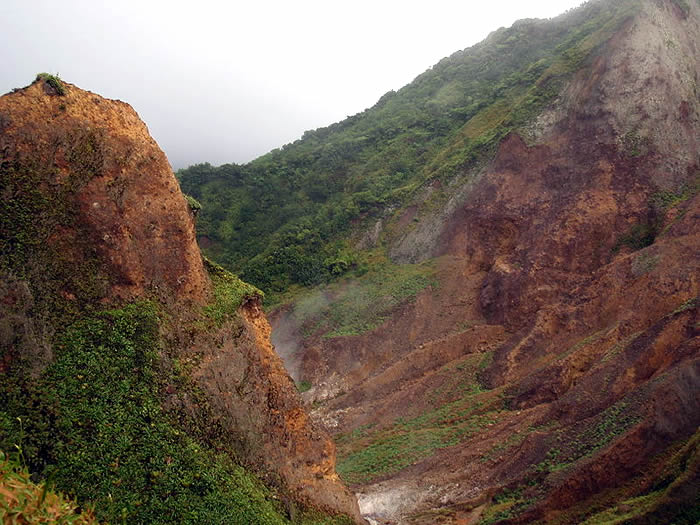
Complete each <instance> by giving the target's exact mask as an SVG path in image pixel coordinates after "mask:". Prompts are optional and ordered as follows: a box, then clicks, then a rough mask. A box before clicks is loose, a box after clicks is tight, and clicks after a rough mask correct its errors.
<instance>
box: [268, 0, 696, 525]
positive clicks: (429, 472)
mask: <svg viewBox="0 0 700 525" xmlns="http://www.w3.org/2000/svg"><path fill="white" fill-rule="evenodd" d="M675 6H676V4H675V2H670V1H668V2H645V3H644V5H643V7H642V9H641V12H640V13H639V14H638V15H637V16H636V17H635V18H633V19H631V20H629V21H628V22H627V23H626V24H625V25H624V26H623V27H622V29H621V30H620V31H619V32H618V33H617V34H616V35H614V36H613V37H612V38H611V40H610V41H608V42H607V43H606V45H605V46H604V49H602V50H601V51H600V53H599V56H598V58H597V59H596V60H594V61H593V62H592V63H591V64H589V65H588V66H587V67H586V68H584V69H583V70H582V71H580V72H579V73H578V74H577V75H576V76H575V77H574V78H573V79H572V80H571V82H570V83H569V85H568V86H567V88H566V89H565V90H564V92H563V93H562V95H561V96H560V98H559V99H558V100H557V102H556V104H554V106H553V107H551V108H549V109H548V110H547V112H548V113H547V115H544V116H543V117H542V121H544V122H548V124H547V125H546V126H544V128H543V129H541V130H539V132H538V133H537V134H535V135H536V137H535V138H533V137H528V135H527V133H526V132H525V131H522V130H521V131H522V133H512V134H510V135H509V136H507V137H506V138H505V139H504V140H503V141H502V142H501V144H500V145H499V148H498V151H497V154H496V156H495V158H494V159H493V161H492V162H491V163H490V164H489V165H488V166H486V167H485V168H484V169H483V170H481V172H480V173H479V174H478V175H477V174H472V175H473V176H474V179H473V180H472V181H470V183H469V184H468V185H467V186H465V189H464V190H463V196H462V197H461V201H460V203H459V205H455V206H453V207H452V208H451V209H450V210H449V211H443V210H441V211H440V212H438V213H437V214H436V215H434V216H430V215H429V214H427V215H428V218H427V219H423V220H425V221H426V223H427V224H430V225H436V224H438V225H439V226H440V227H439V228H434V229H435V230H436V232H437V233H436V234H435V235H434V236H433V237H432V238H426V236H425V235H424V232H425V231H426V229H421V227H420V225H419V226H418V227H416V228H415V230H414V231H417V232H421V235H422V237H419V236H418V235H415V236H414V237H415V238H413V239H412V238H411V235H413V234H412V233H408V234H405V235H403V234H401V233H399V234H398V235H397V238H394V239H393V242H394V247H397V246H398V247H399V248H400V249H399V248H396V249H395V250H394V251H393V252H392V253H393V254H394V255H395V256H396V258H397V260H399V261H406V260H408V261H415V260H421V259H426V258H427V257H429V256H430V257H437V259H436V262H435V264H436V267H437V268H438V270H437V274H436V278H437V280H438V282H439V285H438V286H437V287H436V289H427V290H425V291H424V292H422V293H421V294H419V295H418V297H417V298H416V300H415V301H413V302H409V303H407V304H404V305H401V307H400V308H397V309H396V311H395V312H394V313H393V315H392V316H391V318H390V319H387V320H386V321H385V322H383V323H382V325H381V326H380V327H379V328H376V329H374V330H372V331H369V332H367V333H364V334H362V335H359V336H353V337H343V338H340V337H339V338H323V337H321V335H322V334H316V335H312V336H311V337H307V338H306V340H305V341H304V345H302V346H301V348H302V351H300V353H301V355H302V356H303V357H301V358H299V357H298V358H297V359H298V360H299V361H300V362H299V367H300V370H301V372H300V378H301V379H305V380H308V381H310V382H311V383H313V384H314V385H317V386H315V388H313V389H312V390H311V391H310V392H309V393H308V394H306V396H307V398H308V400H309V401H310V402H313V401H316V402H317V403H319V402H321V405H320V406H319V408H317V409H316V410H315V411H314V412H312V414H313V415H314V416H315V418H316V419H317V420H319V421H321V422H324V423H325V424H326V425H327V427H328V428H329V429H330V430H331V431H332V432H333V433H337V434H339V435H340V437H341V440H340V441H339V451H340V452H339V455H340V456H341V466H342V459H343V456H344V457H350V458H354V457H357V456H356V453H357V452H358V451H359V450H362V449H363V447H369V446H372V445H375V444H377V443H379V444H382V443H393V442H397V441H398V437H399V436H402V435H403V434H406V433H409V435H412V436H418V435H420V436H440V435H441V434H440V432H443V431H446V430H445V429H448V430H449V429H451V428H461V427H460V426H459V425H461V424H465V423H464V422H465V421H466V417H467V416H464V415H462V414H464V413H469V414H470V417H472V416H484V417H485V418H487V419H488V421H489V422H488V423H486V424H483V425H482V426H481V427H480V428H479V429H478V430H472V432H473V434H468V437H464V438H460V440H459V443H458V444H450V445H449V446H444V447H443V446H440V447H438V448H436V450H435V451H433V452H431V453H430V454H428V455H426V457H421V458H420V460H418V461H415V462H412V463H411V464H410V465H408V466H406V467H404V468H402V469H400V470H397V471H391V470H385V471H381V470H377V472H379V474H378V475H375V476H374V477H369V479H370V481H369V482H366V483H358V484H357V486H356V489H357V490H358V491H360V492H364V493H365V495H364V496H362V497H361V507H363V508H364V509H365V510H366V511H367V512H368V513H369V514H374V515H375V516H376V517H377V518H380V517H381V518H384V519H387V520H388V522H390V523H395V522H398V523H404V522H406V523H425V524H428V523H475V522H476V521H478V519H479V516H480V515H481V512H482V511H485V507H484V506H483V505H484V504H488V503H489V502H492V499H491V498H492V497H493V496H494V494H500V496H499V497H501V498H502V500H506V501H507V502H508V501H510V505H511V506H512V507H513V508H514V509H517V508H518V505H521V506H523V507H525V505H523V501H528V502H530V503H528V505H529V507H528V508H529V510H528V511H527V512H525V513H521V515H520V517H518V518H517V519H516V518H514V517H513V516H515V513H512V514H511V515H510V516H511V519H510V520H509V521H504V522H507V523H526V522H533V521H537V520H544V521H545V522H557V523H577V522H580V521H582V520H584V519H585V516H589V515H591V514H592V513H595V512H596V511H600V510H604V509H606V508H609V507H614V506H615V505H616V504H617V503H618V502H620V501H624V500H627V499H630V498H633V497H635V496H637V495H648V494H650V493H651V492H653V490H656V489H652V487H655V486H659V484H661V483H662V482H661V481H660V479H661V478H663V476H665V475H667V476H668V474H663V472H664V471H665V470H666V471H667V472H668V471H674V472H675V474H673V476H677V477H678V480H680V481H678V482H677V488H675V487H676V485H674V490H675V491H676V492H675V494H676V496H671V495H670V494H671V492H672V491H671V492H669V493H668V494H665V495H664V496H663V498H669V501H671V499H672V498H675V497H677V495H678V494H682V493H689V492H693V489H695V490H696V491H697V482H696V481H692V480H693V479H697V468H698V467H697V457H698V451H697V443H698V441H697V435H696V437H695V438H693V437H692V436H693V435H694V433H696V432H697V428H698V424H700V406H699V405H698V403H697V399H696V398H697V392H698V391H700V379H699V378H700V374H699V371H700V369H699V368H698V367H699V366H700V337H699V335H700V332H699V329H700V325H698V306H699V303H698V297H699V295H700V248H699V247H700V226H699V225H700V196H698V194H697V187H698V186H697V185H698V175H699V173H700V172H699V171H698V170H699V166H700V157H699V151H700V143H699V142H698V137H700V133H699V123H700V102H699V101H698V98H697V92H696V90H695V88H694V82H695V81H696V79H697V78H699V77H700V71H698V62H697V60H694V59H691V60H688V58H687V57H689V56H697V54H698V49H697V35H700V27H699V23H700V22H699V21H700V18H699V16H698V15H699V14H700V7H698V6H697V5H693V6H692V7H691V8H690V16H684V17H680V16H678V10H677V8H676V7H675ZM670 40H672V41H673V43H674V44H673V46H671V45H670V44H669V43H668V42H669V41H670ZM694 79H695V80H694ZM537 125H539V124H537ZM638 136H643V137H645V138H644V140H640V139H638ZM523 137H528V139H527V140H526V139H525V138H523ZM640 144H641V146H640ZM689 188H694V189H691V190H689ZM453 191H454V193H455V194H459V192H460V191H462V189H461V188H457V189H455V190H453ZM669 194H673V195H677V200H676V201H675V203H674V204H673V205H671V206H668V205H666V206H664V205H659V203H658V202H659V199H660V198H661V197H662V196H663V195H669ZM681 197H682V198H681ZM441 214H442V215H441ZM414 215H415V209H410V214H408V213H406V214H404V216H403V217H399V218H397V219H396V220H397V221H398V227H397V228H396V230H395V231H399V232H400V231H401V229H402V228H403V227H405V226H406V224H407V222H408V221H407V219H406V217H408V218H409V219H410V217H413V216H414ZM418 216H420V214H418ZM435 217H438V218H440V221H441V222H440V221H438V220H437V219H435ZM430 221H432V222H430ZM389 241H392V239H391V238H390V239H389ZM412 244H413V245H414V246H415V249H414V251H413V252H411V245H412ZM289 317H290V315H289V312H286V311H280V312H277V313H276V314H275V315H273V327H275V326H276V325H277V324H280V325H282V324H284V325H285V326H286V325H288V324H289V322H290V319H289ZM465 322H468V323H467V324H465ZM481 356H484V358H483V359H482V357H481ZM487 356H488V357H487ZM469 374H473V377H476V380H475V381H474V380H472V383H471V386H472V387H474V388H477V389H483V390H484V391H483V392H479V393H478V394H468V395H467V396H466V397H465V396H464V394H463V391H462V392H460V391H459V390H458V387H459V386H460V385H461V386H463V385H464V384H468V383H466V381H467V380H468V379H469ZM460 377H463V378H464V379H460ZM460 381H463V383H460ZM469 396H471V397H469ZM450 403H452V404H454V403H458V405H457V406H459V407H460V408H461V409H462V412H461V413H460V412H459V411H454V412H449V411H447V409H445V408H444V407H448V408H449V404H450ZM460 403H461V404H460ZM441 407H442V408H443V409H444V410H445V411H447V413H448V414H449V415H450V418H447V417H443V418H442V419H439V418H437V417H436V418H435V419H434V420H432V419H430V417H432V416H431V414H434V413H435V410H436V409H437V408H441ZM468 410H471V411H472V412H468ZM440 414H442V412H441V413H440ZM417 416H420V417H422V418H423V419H420V420H419V419H411V418H416V417H417ZM399 417H400V418H401V421H400V422H398V423H397V418H399ZM441 417H442V416H441ZM406 421H408V422H409V423H405V422H406ZM425 421H430V422H431V424H432V426H430V425H428V424H427V423H425ZM471 421H474V424H475V425H476V424H477V423H478V422H479V420H478V419H477V418H474V419H472V420H471ZM410 424H413V425H416V426H417V428H419V429H420V431H421V432H422V434H419V432H415V433H414V434H410V432H411V426H410ZM353 432H354V434H353ZM354 436H360V437H354ZM390 439H395V441H390ZM416 439H417V438H416ZM404 442H406V440H404ZM410 444H411V443H409V445H410ZM681 456H682V457H684V458H686V459H684V460H683V461H686V460H687V462H686V463H684V465H686V464H687V465H688V466H687V470H683V469H684V468H686V467H682V468H681V467H678V466H677V465H678V464H677V463H673V462H674V461H676V460H677V458H678V457H681ZM673 458H676V459H673ZM688 458H690V459H688ZM692 458H696V459H694V460H693V459H692ZM390 459H392V460H393V457H392V458H390ZM671 464H673V465H676V466H673V467H670V466H669V465H671ZM351 468H353V466H352V465H350V466H349V467H348V469H351ZM673 469H676V470H673ZM351 472H352V473H355V472H356V471H352V470H351ZM382 472H384V473H382ZM679 472H680V474H679ZM358 479H361V477H360V476H358ZM665 479H666V481H664V482H663V483H666V484H668V483H670V481H669V480H670V479H675V478H672V477H671V478H665ZM689 480H690V481H689ZM504 488H505V489H507V490H508V491H515V492H516V493H518V494H520V496H518V497H515V496H512V497H510V499H509V498H508V497H505V496H503V494H508V492H502V491H503V489H504ZM659 494H660V493H659ZM658 497H659V498H660V497H661V496H658ZM678 498H679V499H678V501H682V502H683V503H677V504H678V505H686V506H692V505H697V504H698V501H697V497H696V496H694V495H693V496H688V497H686V499H685V500H683V499H680V496H678ZM502 500H501V501H502ZM363 501H364V503H363ZM659 501H661V500H659ZM659 501H655V503H654V505H658V508H659V509H663V508H665V507H664V506H665V505H666V506H668V505H671V503H668V502H666V503H664V502H661V503H659ZM664 501H665V500H664ZM674 501H675V500H674ZM533 502H534V503H533ZM498 503H499V501H498V500H496V505H495V506H496V507H497V508H498ZM502 508H504V509H505V510H508V509H509V508H510V507H502ZM649 508H652V506H650V507H649ZM653 508H657V507H653ZM659 512H660V514H658V515H659V516H661V515H663V512H665V511H663V510H660V511H659ZM505 514H507V513H504V515H505ZM495 515H496V512H495V511H494V513H493V514H491V515H489V516H490V517H489V519H491V518H494V516H495ZM507 517H508V516H505V517H503V518H502V519H504V520H505V519H506V518H507ZM403 520H405V521H403ZM556 520H559V521H556ZM495 521H497V522H500V521H498V520H495ZM662 521H663V520H662Z"/></svg>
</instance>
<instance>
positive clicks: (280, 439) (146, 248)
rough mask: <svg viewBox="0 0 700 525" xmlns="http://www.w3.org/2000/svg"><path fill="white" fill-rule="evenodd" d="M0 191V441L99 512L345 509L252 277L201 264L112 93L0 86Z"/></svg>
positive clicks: (175, 192) (160, 174)
mask: <svg viewBox="0 0 700 525" xmlns="http://www.w3.org/2000/svg"><path fill="white" fill-rule="evenodd" d="M0 198H1V199H2V211H0V273H1V274H2V282H1V283H0V305H1V306H0V309H1V311H2V315H1V319H2V321H1V322H0V350H1V352H2V353H1V354H0V376H1V377H2V381H0V382H2V385H3V386H2V387H0V399H2V401H3V403H2V408H0V446H2V448H3V449H4V450H5V451H6V452H11V451H13V450H14V451H19V459H20V460H21V461H22V462H24V463H25V464H26V465H27V466H28V467H29V468H30V469H31V470H32V471H33V472H34V475H35V476H46V475H49V474H50V475H51V477H52V480H54V481H55V483H56V484H57V486H58V488H59V489H61V490H62V491H66V492H68V493H69V494H71V495H73V496H75V497H77V498H78V499H79V501H80V502H81V504H86V503H91V504H95V505H96V513H97V515H98V517H100V518H101V519H110V520H118V519H121V518H124V519H128V520H130V521H131V520H133V521H139V522H149V523H150V522H152V523H155V522H163V523H169V522H170V523H172V522H175V521H177V522H182V521H183V520H184V521H188V520H189V521H192V520H194V521H196V522H198V523H206V522H219V521H217V520H220V519H223V520H225V521H227V522H237V523H250V522H260V523H281V522H285V521H287V520H289V519H291V520H293V521H294V522H297V521H301V520H311V521H308V522H314V520H321V519H331V518H328V517H327V514H330V515H346V516H350V518H349V519H350V520H352V521H358V522H359V521H361V518H360V516H359V512H358V509H357V503H356V501H355V499H354V497H353V496H352V495H351V494H350V493H349V492H348V491H347V489H346V488H345V487H344V486H343V484H342V482H341V481H340V480H339V478H338V476H337V474H336V473H335V448H334V445H333V443H332V441H330V439H329V437H328V436H327V434H325V433H324V432H323V431H321V430H319V428H318V427H317V425H315V424H314V423H313V422H311V421H310V419H309V418H308V416H307V415H306V412H305V411H304V409H303V407H302V404H301V401H300V399H299V395H298V393H297V391H296V388H295V386H294V384H293V383H292V381H291V380H290V378H289V376H288V375H287V373H286V372H285V370H284V368H283V366H282V363H281V360H280V359H279V357H277V356H276V354H275V353H274V352H273V350H272V347H271V345H270V342H269V332H270V329H269V325H268V324H267V321H266V319H265V317H264V314H263V313H262V312H261V310H260V292H259V291H257V290H255V289H254V288H253V287H252V286H249V285H246V284H245V283H242V282H241V281H239V280H238V279H237V278H235V277H234V276H232V275H231V274H229V273H228V272H226V271H224V270H223V269H221V268H220V267H217V266H216V265H214V264H211V263H206V264H205V262H204V261H203V259H202V257H201V255H200V253H199V249H198V247H197V244H196V242H195V235H194V214H193V211H192V210H191V208H190V206H189V205H188V203H187V201H186V199H185V198H184V196H183V195H182V193H181V192H180V189H179V186H178V183H177V181H176V180H175V177H174V176H173V173H172V170H171V168H170V166H169V164H168V161H167V159H166V157H165V155H164V154H163V152H162V151H161V150H160V149H159V148H158V146H157V144H156V143H155V141H154V140H153V139H152V138H151V137H150V135H149V133H148V130H147V128H146V126H145V124H144V123H143V122H142V121H141V120H140V119H139V117H138V115H137V114H136V112H135V111H134V110H133V109H132V108H131V107H130V106H129V105H128V104H125V103H123V102H120V101H114V100H107V99H104V98H102V97H100V96H98V95H95V94H93V93H90V92H87V91H83V90H81V89H79V88H77V87H76V86H74V85H71V84H66V83H63V82H61V81H60V80H59V79H57V78H55V77H51V76H48V75H40V76H39V77H38V78H37V80H36V81H35V82H34V83H33V84H31V85H30V86H28V87H26V88H24V89H19V90H15V91H14V92H12V93H10V94H7V95H5V96H3V97H2V98H0ZM139 458H140V459H139ZM236 464H238V465H240V466H237V465H236ZM241 466H242V467H244V468H245V469H246V470H242V469H241ZM251 473H254V474H255V475H257V476H258V477H259V478H260V479H262V480H263V481H264V482H265V484H266V485H267V487H263V486H262V485H261V484H260V482H259V481H257V480H256V479H255V478H254V477H253V476H252V475H251ZM120 495H121V497H122V498H123V499H121V500H120V499H119V497H120ZM217 498H220V501H219V500H218V499H217ZM217 501H218V503H216V502H217ZM314 513H316V514H314ZM314 516H315V517H314ZM324 516H325V517H324ZM120 517H121V518H120ZM251 520H252V521H251ZM338 520H340V521H338V523H340V522H341V521H342V519H341V518H338ZM304 523H307V521H304Z"/></svg>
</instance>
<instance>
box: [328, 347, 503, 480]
mask: <svg viewBox="0 0 700 525" xmlns="http://www.w3.org/2000/svg"><path fill="white" fill-rule="evenodd" d="M475 357H476V359H479V358H480V356H478V355H477V356H475ZM473 368H474V366H472V369H473ZM458 383H459V385H461V386H460V389H459V390H460V392H461V396H460V397H459V399H457V400H456V401H453V402H451V403H447V404H444V405H442V406H440V407H437V408H435V409H433V410H428V411H426V412H424V413H423V414H420V415H418V416H416V417H413V418H397V419H396V421H395V422H394V424H393V425H391V426H390V427H389V428H386V429H379V430H375V431H372V429H371V427H361V428H358V429H356V430H355V431H354V432H352V433H348V434H341V435H340V436H338V437H337V439H336V443H337V445H338V457H339V461H338V467H337V469H338V473H339V474H340V475H341V477H342V478H343V479H344V480H345V481H346V482H348V483H358V484H359V483H369V482H371V481H373V480H376V479H377V478H379V477H382V476H386V475H389V474H393V473H396V472H398V471H400V470H401V469H403V468H406V467H408V466H410V465H411V464H413V463H416V462H418V461H420V460H422V459H425V458H427V457H430V456H432V455H433V454H434V453H435V452H436V451H437V450H440V449H442V448H446V447H450V446H453V445H457V444H458V443H461V442H463V441H466V440H468V439H469V438H471V437H472V436H474V435H475V434H476V433H478V432H479V431H481V430H482V429H483V428H485V427H486V426H488V425H491V424H493V423H495V422H496V421H497V418H498V411H497V410H493V407H492V406H491V405H488V404H486V403H485V402H483V401H480V400H478V399H475V398H476V397H477V396H478V395H479V394H480V393H482V392H483V390H482V389H481V387H480V386H479V385H478V383H476V382H475V381H474V378H473V370H472V377H471V381H470V384H469V385H465V384H463V383H462V382H458ZM453 386H454V385H453ZM455 392H456V390H455V388H450V393H451V394H454V393H455Z"/></svg>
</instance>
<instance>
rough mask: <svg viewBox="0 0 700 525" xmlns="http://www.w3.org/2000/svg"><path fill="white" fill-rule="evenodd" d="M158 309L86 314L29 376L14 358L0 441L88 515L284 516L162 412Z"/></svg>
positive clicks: (248, 477) (273, 498)
mask: <svg viewBox="0 0 700 525" xmlns="http://www.w3.org/2000/svg"><path fill="white" fill-rule="evenodd" d="M163 315H165V314H163V313H162V312H161V311H160V310H159V308H158V307H157V306H156V305H155V304H154V303H150V302H142V303H136V304H131V305H127V306H125V307H123V308H121V309H117V310H108V311H103V312H100V313H96V314H94V315H92V316H86V317H84V318H82V319H80V320H79V321H76V322H75V323H73V324H72V325H71V326H69V327H67V328H66V329H65V331H63V332H62V333H61V334H60V335H58V336H57V338H56V341H57V344H56V346H55V348H54V351H55V360H54V362H53V363H51V364H50V365H49V366H48V367H47V368H46V369H45V370H44V371H43V372H42V373H41V374H40V376H39V377H38V378H32V377H29V376H28V375H26V374H23V373H22V368H23V363H21V362H20V363H16V364H15V365H14V368H13V370H10V371H9V373H6V374H4V376H3V382H2V384H1V385H0V450H5V451H8V452H12V455H13V457H14V458H15V461H17V462H19V463H21V464H23V465H26V467H27V468H28V469H29V471H30V472H32V473H33V474H34V475H36V476H38V477H39V478H42V479H46V480H48V483H49V484H50V485H51V486H55V487H56V488H58V489H59V490H61V491H62V492H65V493H66V494H68V495H70V496H71V497H73V498H75V499H76V500H77V501H78V502H81V503H86V502H88V503H90V504H91V505H93V506H94V508H95V515H96V516H97V518H98V519H100V520H108V521H110V522H116V523H118V522H122V521H123V520H124V521H126V522H128V523H149V524H150V523H240V524H250V523H270V524H272V523H289V519H288V518H287V517H286V511H285V509H284V508H283V506H282V504H281V503H280V501H279V499H278V496H277V495H275V494H274V493H272V492H271V491H270V490H269V489H268V488H266V487H265V486H264V485H263V484H262V483H261V482H260V481H259V480H258V479H257V478H256V477H254V476H253V475H252V474H251V473H250V472H248V471H246V470H244V469H243V468H241V467H240V466H238V465H236V464H235V463H234V462H233V461H232V459H231V455H230V454H227V453H226V452H225V451H217V450H215V449H214V447H212V446H211V445H210V444H208V443H207V442H206V441H204V440H199V439H196V438H194V437H192V435H190V434H188V433H187V432H186V431H185V430H183V429H182V428H180V427H179V426H178V425H177V424H176V423H174V422H173V421H171V415H169V414H168V413H167V412H165V411H164V410H163V408H162V405H161V400H160V392H162V390H163V388H164V386H165V385H166V384H167V383H169V382H175V381H176V380H177V378H174V377H170V375H169V374H170V373H174V372H167V371H166V370H165V369H164V368H163V367H162V366H161V362H162V360H161V358H160V356H159V352H160V345H161V342H160V338H159V335H158V329H159V324H160V323H162V322H163V320H162V319H160V317H162V316H163ZM345 519H346V518H342V517H341V518H329V517H328V516H325V515H322V514H318V515H315V514H313V512H312V513H306V514H304V513H302V514H300V515H299V516H298V517H297V518H296V519H295V522H297V523H307V524H311V523H329V524H330V523H337V524H340V523H344V522H345V521H344V520H345Z"/></svg>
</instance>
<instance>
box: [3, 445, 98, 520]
mask: <svg viewBox="0 0 700 525" xmlns="http://www.w3.org/2000/svg"><path fill="white" fill-rule="evenodd" d="M0 517H2V522H3V523H22V524H27V525H29V524H33V523H63V524H65V525H90V524H97V523H98V521H97V520H96V519H95V517H94V514H93V512H92V511H91V510H90V509H84V510H79V508H78V505H77V504H75V503H74V502H73V501H71V500H70V499H68V498H66V497H65V496H64V495H63V494H61V493H60V492H56V491H54V490H52V489H51V488H50V487H49V483H48V482H42V483H34V482H33V481H32V480H31V477H30V474H29V472H27V470H26V469H25V468H22V467H21V466H20V465H19V464H18V463H16V462H12V461H10V460H8V458H7V456H6V455H5V454H4V453H3V452H2V451H0Z"/></svg>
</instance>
